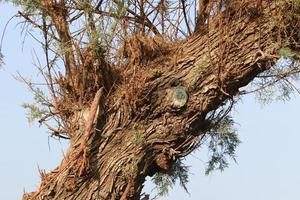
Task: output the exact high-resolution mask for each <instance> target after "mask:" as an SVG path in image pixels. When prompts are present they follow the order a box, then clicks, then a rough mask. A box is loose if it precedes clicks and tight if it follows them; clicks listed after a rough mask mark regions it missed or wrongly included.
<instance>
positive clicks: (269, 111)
mask: <svg viewBox="0 0 300 200" xmlns="http://www.w3.org/2000/svg"><path fill="white" fill-rule="evenodd" d="M16 11H17V10H16V9H15V8H13V7H12V6H11V5H8V4H3V3H1V4H0V36H1V34H2V31H3V29H4V26H5V24H6V22H7V21H8V19H9V18H10V17H11V16H12V15H13V14H15V13H16ZM17 22H18V21H17V20H13V21H12V22H11V23H10V24H9V25H8V27H7V30H6V33H5V37H4V40H3V41H4V42H3V45H2V53H3V54H4V56H5V60H4V61H5V66H3V67H2V69H0V91H1V92H0V126H1V129H0V199H1V200H17V199H21V197H22V194H23V192H24V191H27V192H30V191H33V190H36V189H37V187H38V186H39V173H38V169H39V168H40V169H45V170H46V171H50V170H51V169H54V168H55V167H56V166H57V165H58V164H59V163H60V160H61V159H62V156H63V152H64V151H65V149H66V146H67V143H66V142H65V141H58V140H55V139H53V138H49V137H48V135H47V131H46V130H45V129H44V128H40V127H38V126H37V124H31V125H30V124H28V122H27V119H26V112H25V110H24V109H23V108H22V107H21V104H22V103H24V102H31V101H32V96H31V95H30V92H29V90H28V89H27V88H26V86H25V85H24V84H23V83H21V82H19V81H17V80H16V79H15V78H14V76H15V75H17V72H20V73H22V74H23V75H25V76H27V77H31V78H35V77H36V76H37V72H36V71H34V70H33V69H34V68H33V67H32V61H33V52H34V50H33V49H35V50H36V51H37V53H38V55H41V58H40V59H43V57H42V56H43V55H42V54H39V52H38V46H37V43H36V42H34V41H33V40H32V39H30V38H29V37H28V38H27V39H26V40H25V43H24V45H23V41H24V35H21V29H20V26H16V25H17ZM299 113H300V97H299V96H297V95H295V97H294V98H292V99H291V100H290V101H288V102H276V103H272V104H270V105H267V106H261V105H260V104H259V103H257V102H256V101H255V98H254V97H253V96H246V97H245V98H243V99H242V101H240V102H239V103H238V105H237V106H236V107H235V109H234V111H233V116H234V119H235V121H236V122H237V124H236V128H237V129H238V133H239V136H240V139H241V140H242V143H241V144H240V146H239V147H238V149H237V163H234V162H231V164H230V166H229V168H227V169H225V171H223V172H218V171H216V172H213V173H212V174H211V175H209V176H205V174H204V171H205V166H206V163H205V162H206V161H207V160H206V159H205V158H206V156H207V155H206V152H205V151H201V149H200V150H198V151H197V152H195V153H193V154H192V155H190V156H188V157H187V159H186V164H187V165H189V166H191V168H190V169H191V171H190V174H191V175H190V182H189V184H188V189H189V192H190V195H188V194H187V193H185V192H184V190H183V189H182V188H180V187H179V186H178V185H176V186H175V187H174V188H173V190H171V192H170V194H169V196H166V197H161V198H160V199H161V200H220V199H222V200H241V199H242V200H298V199H299V198H300V190H299V185H300V172H299V169H300V156H299V153H300V145H299V141H300V134H299V130H300V123H299ZM152 188H153V184H151V183H149V182H147V183H146V186H145V189H144V191H145V192H148V193H149V192H151V190H152Z"/></svg>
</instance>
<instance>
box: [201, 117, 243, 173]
mask: <svg viewBox="0 0 300 200" xmlns="http://www.w3.org/2000/svg"><path fill="white" fill-rule="evenodd" d="M233 125H234V121H233V120H232V118H231V117H230V116H226V117H224V118H223V119H222V120H221V121H220V122H218V123H217V124H215V125H214V126H213V128H212V129H211V130H210V131H209V132H208V133H207V136H206V137H208V140H207V141H208V150H209V153H210V159H209V161H208V165H207V168H206V171H205V174H207V175H208V174H209V173H210V172H212V171H213V170H221V171H223V170H224V169H225V168H226V167H228V158H231V159H233V160H234V161H235V150H236V148H237V146H238V145H239V144H240V140H239V138H238V136H237V133H236V130H235V129H234V128H233Z"/></svg>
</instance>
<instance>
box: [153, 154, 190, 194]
mask: <svg viewBox="0 0 300 200" xmlns="http://www.w3.org/2000/svg"><path fill="white" fill-rule="evenodd" d="M188 171H189V167H188V166H186V165H184V164H183V160H182V159H178V160H177V161H176V162H175V163H174V164H173V166H172V169H171V170H170V171H169V172H168V173H162V172H159V173H156V174H155V175H154V176H153V177H152V181H153V183H154V184H155V185H156V189H157V195H158V196H166V195H167V194H168V193H169V191H170V189H172V188H173V186H174V185H175V183H176V181H179V184H180V186H182V187H183V189H184V190H185V191H186V192H187V193H188V190H187V183H188V181H189V174H188Z"/></svg>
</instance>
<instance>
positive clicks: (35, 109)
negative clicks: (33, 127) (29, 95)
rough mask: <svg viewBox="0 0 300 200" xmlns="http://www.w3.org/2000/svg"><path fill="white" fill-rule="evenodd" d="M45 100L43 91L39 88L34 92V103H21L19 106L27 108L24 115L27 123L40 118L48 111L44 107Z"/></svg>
mask: <svg viewBox="0 0 300 200" xmlns="http://www.w3.org/2000/svg"><path fill="white" fill-rule="evenodd" d="M46 105H47V100H46V97H45V94H44V93H43V91H42V90H41V89H39V88H37V89H36V90H35V93H34V103H31V104H29V103H23V104H22V105H21V106H22V107H23V108H24V109H26V110H27V113H26V116H27V120H28V122H29V123H32V122H34V121H35V120H40V119H41V118H42V117H43V116H44V115H45V114H47V113H48V111H47V110H46V109H45V108H44V106H46Z"/></svg>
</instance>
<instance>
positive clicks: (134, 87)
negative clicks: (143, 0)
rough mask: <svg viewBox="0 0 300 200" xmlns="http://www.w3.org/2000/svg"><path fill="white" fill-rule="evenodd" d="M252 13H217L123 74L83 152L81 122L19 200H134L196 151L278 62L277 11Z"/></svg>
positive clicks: (267, 8)
mask: <svg viewBox="0 0 300 200" xmlns="http://www.w3.org/2000/svg"><path fill="white" fill-rule="evenodd" d="M255 9H257V8H256V4H254V3H253V2H252V3H251V1H249V3H247V4H245V5H244V6H243V7H240V8H239V9H238V10H227V11H226V12H224V13H220V14H219V15H218V16H215V17H214V18H213V20H212V21H210V22H209V27H206V29H205V30H206V31H205V32H203V31H199V32H197V33H195V34H194V35H192V36H191V37H190V38H188V39H187V40H186V41H183V42H180V43H176V44H172V47H170V46H171V45H169V46H168V48H167V50H165V51H163V53H162V54H161V55H159V53H158V54H156V55H157V56H156V57H155V58H153V59H152V60H148V61H147V62H144V63H142V64H140V66H137V68H136V70H135V71H134V72H133V71H132V72H131V71H129V72H127V73H124V77H123V80H126V81H123V82H122V81H121V82H120V84H119V87H118V88H117V89H116V90H115V91H114V92H113V93H112V94H108V93H106V94H105V95H103V97H102V100H101V103H100V107H103V108H104V109H99V110H100V111H99V114H98V116H97V117H98V118H97V123H96V124H97V125H96V128H95V130H94V131H93V132H91V133H90V134H89V135H88V140H86V144H87V147H88V148H85V149H80V148H81V144H82V138H83V137H84V136H85V134H84V131H83V130H84V129H85V124H83V125H82V126H83V127H80V128H79V130H81V131H79V132H78V133H76V134H75V135H76V137H74V138H72V139H71V142H70V148H69V151H68V154H67V156H66V158H65V159H64V160H63V161H62V163H61V165H60V166H59V167H58V168H57V169H56V170H54V171H52V172H50V173H49V174H44V176H43V177H42V183H41V186H40V188H39V190H38V191H37V192H35V193H30V194H25V195H24V199H53V200H62V199H78V200H79V199H80V200H81V199H91V200H92V199H106V200H108V199H110V200H118V199H121V200H125V199H132V200H135V199H136V200H137V199H139V198H140V193H141V190H142V188H143V183H144V181H145V178H146V176H151V175H153V174H154V173H156V172H159V171H168V170H170V168H171V166H172V164H173V163H174V162H175V161H176V159H178V158H180V157H182V156H185V155H187V154H188V153H189V152H190V151H191V150H193V145H194V144H195V142H196V141H197V139H198V138H199V137H200V136H201V135H202V134H204V133H205V131H206V130H207V129H209V121H208V120H206V116H207V114H208V113H209V112H211V111H213V110H216V109H218V108H219V107H220V106H221V105H222V104H224V102H226V101H227V100H228V99H231V98H232V97H233V96H235V95H237V94H238V93H239V88H240V87H243V86H245V85H247V84H248V83H249V82H250V81H252V80H253V79H254V78H255V77H256V76H257V75H258V74H259V73H261V72H263V71H265V70H268V69H269V68H270V67H271V66H272V65H273V64H274V62H275V61H276V58H278V50H279V47H280V46H278V45H277V46H276V45H274V44H276V43H278V42H277V41H276V39H277V38H278V36H280V37H281V39H282V40H285V39H286V38H283V36H282V35H280V32H279V31H278V27H277V25H278V23H277V22H276V20H277V19H278V18H276V17H274V16H276V14H277V13H278V9H279V8H278V7H277V5H276V3H268V1H265V2H264V3H263V5H262V7H261V9H260V11H259V12H258V13H254V10H255ZM282 22H283V21H282ZM294 39H295V40H298V38H294ZM278 44H279V43H278ZM279 45H281V43H280V44H279ZM186 95H187V96H186ZM91 110H92V109H91ZM83 155H84V156H83Z"/></svg>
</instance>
